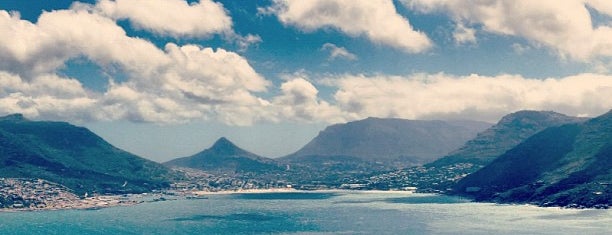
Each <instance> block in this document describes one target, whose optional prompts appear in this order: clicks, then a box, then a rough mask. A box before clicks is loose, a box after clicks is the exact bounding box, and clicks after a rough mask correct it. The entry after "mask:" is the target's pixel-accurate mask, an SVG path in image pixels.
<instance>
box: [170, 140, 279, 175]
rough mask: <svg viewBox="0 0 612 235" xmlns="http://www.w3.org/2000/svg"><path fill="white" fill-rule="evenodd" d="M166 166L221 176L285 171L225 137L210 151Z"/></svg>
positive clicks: (209, 149) (273, 162)
mask: <svg viewBox="0 0 612 235" xmlns="http://www.w3.org/2000/svg"><path fill="white" fill-rule="evenodd" d="M164 165H166V166H174V167H188V168H193V169H198V170H203V171H207V172H211V173H221V174H245V173H257V174H266V173H269V172H271V171H279V170H282V169H283V168H282V167H281V166H280V165H279V164H278V163H277V162H276V161H274V160H272V159H269V158H264V157H261V156H258V155H256V154H253V153H250V152H248V151H246V150H243V149H241V148H239V147H238V146H236V145H235V144H234V143H232V142H231V141H229V140H228V139H226V138H224V137H222V138H220V139H219V140H217V141H216V142H215V143H214V144H213V145H212V146H211V147H210V148H208V149H205V150H203V151H201V152H199V153H196V154H194V155H192V156H189V157H182V158H177V159H174V160H171V161H168V162H165V163H164Z"/></svg>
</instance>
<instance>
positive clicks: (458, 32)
mask: <svg viewBox="0 0 612 235" xmlns="http://www.w3.org/2000/svg"><path fill="white" fill-rule="evenodd" d="M453 38H454V39H455V42H457V44H466V43H476V30H475V29H473V28H469V27H466V26H465V25H463V24H457V26H456V27H455V31H454V32H453Z"/></svg>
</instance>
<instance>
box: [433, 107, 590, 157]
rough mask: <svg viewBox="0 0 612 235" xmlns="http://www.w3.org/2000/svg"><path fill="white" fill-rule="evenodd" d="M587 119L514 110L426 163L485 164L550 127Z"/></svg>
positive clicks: (545, 112) (548, 112)
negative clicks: (462, 143) (449, 150)
mask: <svg viewBox="0 0 612 235" xmlns="http://www.w3.org/2000/svg"><path fill="white" fill-rule="evenodd" d="M584 120H586V119H584V118H577V117H570V116H566V115H564V114H560V113H556V112H552V111H529V110H525V111H518V112H515V113H511V114H508V115H506V116H504V117H503V118H502V119H501V120H500V121H499V122H498V123H497V124H495V125H493V126H492V127H490V128H489V129H487V130H485V131H484V132H482V133H479V134H478V136H476V138H474V139H472V140H470V141H468V142H467V143H465V144H464V145H463V146H462V147H461V148H459V149H457V150H456V151H453V152H452V153H450V154H449V155H448V156H446V157H443V158H440V159H438V160H436V161H434V162H432V163H429V164H426V165H425V166H428V167H443V166H449V165H453V164H460V163H470V164H474V165H479V166H483V165H486V164H488V163H489V162H491V161H492V160H493V159H495V158H496V157H497V156H499V155H501V154H503V153H504V152H506V151H508V150H509V149H511V148H513V147H515V146H516V145H518V144H519V143H521V142H523V141H524V140H526V139H527V138H529V137H530V136H532V135H534V134H535V133H538V132H540V131H542V130H544V129H546V128H548V127H553V126H560V125H563V124H568V123H576V122H581V121H584Z"/></svg>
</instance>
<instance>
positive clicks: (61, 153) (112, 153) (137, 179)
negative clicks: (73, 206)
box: [0, 114, 172, 194]
mask: <svg viewBox="0 0 612 235" xmlns="http://www.w3.org/2000/svg"><path fill="white" fill-rule="evenodd" d="M171 175H172V173H171V171H170V170H169V169H168V168H166V167H164V166H162V165H161V164H158V163H155V162H153V161H149V160H146V159H143V158H141V157H138V156H135V155H133V154H130V153H128V152H125V151H123V150H120V149H118V148H115V147H113V146H112V145H110V144H109V143H107V142H106V141H104V140H103V139H102V138H100V137H99V136H97V135H95V134H94V133H92V132H91V131H89V130H87V129H86V128H83V127H77V126H73V125H71V124H68V123H65V122H46V121H30V120H27V119H25V118H24V117H23V116H22V115H20V114H14V115H9V116H6V117H3V118H0V177H6V178H19V177H21V178H41V179H45V180H48V181H52V182H56V183H59V184H62V185H65V186H66V187H68V188H70V189H72V190H74V191H75V192H77V193H79V194H81V193H84V192H90V193H91V192H94V191H95V192H99V193H138V192H146V191H150V190H152V189H157V188H162V187H166V186H168V185H169V177H170V176H171Z"/></svg>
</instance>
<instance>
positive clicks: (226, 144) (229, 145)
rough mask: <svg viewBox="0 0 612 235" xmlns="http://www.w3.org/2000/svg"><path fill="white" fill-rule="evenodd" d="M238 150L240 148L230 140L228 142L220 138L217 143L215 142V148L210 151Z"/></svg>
mask: <svg viewBox="0 0 612 235" xmlns="http://www.w3.org/2000/svg"><path fill="white" fill-rule="evenodd" d="M236 148H238V146H236V145H235V144H234V143H232V142H231V141H230V140H228V139H227V138H225V137H221V138H219V139H218V140H217V141H215V143H214V144H213V146H212V147H210V149H218V150H222V149H225V150H226V149H236Z"/></svg>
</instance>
